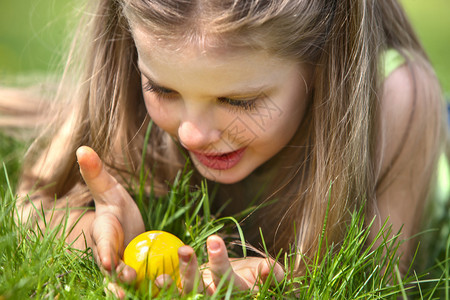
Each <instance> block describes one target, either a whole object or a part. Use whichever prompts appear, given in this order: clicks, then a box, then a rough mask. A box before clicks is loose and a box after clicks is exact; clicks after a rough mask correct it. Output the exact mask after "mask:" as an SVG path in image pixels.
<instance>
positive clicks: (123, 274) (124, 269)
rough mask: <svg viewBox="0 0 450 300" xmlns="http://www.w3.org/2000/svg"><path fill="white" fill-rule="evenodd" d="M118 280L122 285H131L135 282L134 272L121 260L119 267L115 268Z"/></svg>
mask: <svg viewBox="0 0 450 300" xmlns="http://www.w3.org/2000/svg"><path fill="white" fill-rule="evenodd" d="M116 272H117V274H118V278H119V280H120V281H121V282H123V283H128V284H131V283H133V282H135V280H136V275H137V274H136V270H134V269H133V268H132V267H130V266H128V265H126V264H125V263H124V262H123V260H120V261H119V265H118V266H117V267H116Z"/></svg>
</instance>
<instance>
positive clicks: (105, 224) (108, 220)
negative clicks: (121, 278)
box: [92, 214, 124, 273]
mask: <svg viewBox="0 0 450 300" xmlns="http://www.w3.org/2000/svg"><path fill="white" fill-rule="evenodd" d="M92 228H93V229H92V239H93V241H94V243H95V248H96V252H97V255H96V256H97V263H98V264H99V265H100V266H101V267H102V268H104V269H105V270H106V271H107V272H108V273H111V272H112V271H113V270H115V268H116V266H118V264H119V260H120V257H119V254H120V253H122V252H123V239H124V233H123V230H122V226H121V225H120V223H119V220H117V218H116V217H115V216H113V215H111V214H102V215H100V216H98V217H97V218H96V219H95V221H94V223H93V224H92Z"/></svg>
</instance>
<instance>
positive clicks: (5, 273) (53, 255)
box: [0, 136, 450, 300]
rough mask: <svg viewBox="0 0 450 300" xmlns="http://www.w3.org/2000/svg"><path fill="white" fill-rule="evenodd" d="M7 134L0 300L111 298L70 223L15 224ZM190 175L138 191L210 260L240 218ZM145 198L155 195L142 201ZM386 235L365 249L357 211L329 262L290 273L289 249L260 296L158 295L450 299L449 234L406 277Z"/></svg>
mask: <svg viewBox="0 0 450 300" xmlns="http://www.w3.org/2000/svg"><path fill="white" fill-rule="evenodd" d="M1 138H2V140H1V141H2V143H1V148H0V155H1V157H3V158H7V159H6V162H5V163H4V165H3V168H2V169H1V172H0V200H1V208H0V249H1V256H0V299H1V300H5V299H27V298H29V297H32V298H37V299H49V298H50V299H53V298H56V297H57V298H58V299H80V298H82V299H99V298H112V296H111V295H107V294H105V292H104V289H105V287H106V284H107V282H108V281H106V282H104V278H103V275H102V274H101V272H100V271H99V269H98V268H97V266H96V264H95V263H94V262H93V258H92V253H91V252H90V250H87V251H77V250H74V249H72V248H71V247H70V245H67V244H66V243H64V242H63V240H62V239H60V238H58V236H60V235H62V236H64V235H65V234H67V232H68V231H69V228H67V227H66V226H65V224H64V222H62V224H61V225H60V226H59V227H58V228H55V229H53V230H47V231H46V232H45V233H43V232H42V231H40V230H38V229H32V228H31V229H30V227H27V226H23V225H17V224H16V223H15V222H14V217H13V216H14V215H15V214H16V212H17V211H16V197H15V195H14V184H13V183H14V182H15V181H16V179H17V175H18V167H19V165H20V157H21V155H20V154H21V153H22V151H23V149H24V148H23V144H22V143H18V142H16V141H14V140H13V139H10V138H7V137H4V136H3V137H1ZM11 153H15V155H14V154H13V155H12V154H11ZM142 174H143V175H145V172H144V173H142ZM189 178H190V171H189V168H186V170H185V171H184V172H182V173H180V176H179V178H178V180H176V181H175V182H174V183H173V185H172V187H171V192H170V194H169V195H168V196H167V197H163V198H155V197H153V196H152V195H144V194H142V193H140V191H141V190H140V189H139V186H142V185H143V184H145V176H142V181H141V182H140V183H139V185H138V186H137V187H136V189H135V190H134V193H133V194H134V197H135V199H136V201H137V203H138V204H139V206H140V208H141V212H142V214H143V216H144V221H145V223H146V227H147V229H150V228H151V229H159V230H166V231H169V232H172V233H174V234H176V235H177V236H178V237H180V238H181V239H182V240H183V241H184V242H185V243H186V244H189V245H191V246H193V247H194V249H196V252H197V255H198V257H199V259H200V260H201V261H205V257H206V249H205V247H204V242H205V240H206V237H207V236H209V235H210V234H212V233H214V232H218V231H220V232H221V233H224V232H228V233H231V234H233V233H234V234H237V233H238V230H237V227H236V219H234V218H232V217H228V218H222V219H216V218H214V216H212V215H211V214H210V212H209V201H210V199H209V198H208V193H207V191H206V190H205V188H204V187H196V188H195V187H192V186H191V185H190V184H189ZM132 192H133V191H132ZM146 198H148V200H150V201H148V202H147V201H143V200H146ZM144 203H149V204H147V205H146V204H144ZM155 212H157V213H155ZM199 212H203V213H202V214H199ZM47 221H48V220H47ZM384 236H389V229H388V228H383V230H382V231H380V233H379V240H380V241H381V244H380V246H379V247H377V248H376V249H374V250H371V248H372V247H370V246H369V247H365V246H366V241H367V238H368V230H367V229H365V228H364V226H363V219H362V217H361V215H360V214H358V213H354V214H353V218H352V222H351V224H349V226H348V232H347V236H346V238H345V240H344V242H343V244H342V245H341V247H339V248H337V247H334V246H333V245H331V246H325V244H326V243H325V242H324V241H323V247H327V248H326V253H327V254H326V255H325V257H324V259H323V260H318V259H317V257H315V258H313V259H312V260H311V261H307V260H305V263H306V264H307V266H308V272H307V273H306V274H305V275H304V276H301V277H293V276H291V272H290V268H289V266H290V265H292V264H291V263H290V262H292V260H293V256H292V254H287V255H285V256H284V257H282V258H281V259H280V261H282V262H284V263H285V269H286V276H285V278H284V280H283V281H282V282H280V283H278V284H275V285H274V286H268V285H259V286H258V288H259V292H258V293H257V294H252V293H249V292H241V291H236V290H234V289H233V288H232V285H229V284H227V283H225V282H224V283H223V286H222V289H221V291H220V293H218V294H217V295H214V296H212V297H210V296H206V295H203V294H190V295H186V296H183V297H180V296H179V295H178V292H177V291H176V290H174V289H170V288H169V289H167V290H165V291H163V292H162V293H161V294H159V295H158V299H166V298H170V299H173V298H178V297H180V298H183V299H200V298H208V299H209V298H210V299H222V298H225V299H235V298H243V299H255V298H256V299H268V298H269V299H270V298H272V299H294V298H300V299H311V298H314V299H398V298H403V299H406V297H412V298H420V299H449V295H448V285H449V278H450V274H449V270H450V268H449V263H450V262H449V250H450V238H449V239H448V240H447V244H446V247H445V248H444V249H443V251H442V253H443V256H440V257H438V258H437V260H435V261H434V262H433V264H431V265H428V266H427V267H426V268H425V269H422V271H420V273H416V271H413V270H410V271H409V272H408V273H407V274H404V275H400V273H399V271H398V268H397V260H398V257H397V256H396V250H397V247H398V245H399V244H398V242H397V240H396V238H392V239H386V238H383V237H384ZM336 253H337V254H336ZM107 280H110V279H107ZM123 288H124V289H125V291H126V293H127V297H128V298H129V299H141V298H142V297H144V298H147V297H148V295H150V294H151V291H139V292H136V290H135V289H134V288H133V287H132V286H123Z"/></svg>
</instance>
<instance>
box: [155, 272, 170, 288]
mask: <svg viewBox="0 0 450 300" xmlns="http://www.w3.org/2000/svg"><path fill="white" fill-rule="evenodd" d="M154 282H155V285H156V286H157V287H158V289H160V290H162V289H167V288H169V287H170V286H171V285H172V284H173V280H172V277H170V275H169V274H162V275H159V276H158V277H156V278H155V281H154Z"/></svg>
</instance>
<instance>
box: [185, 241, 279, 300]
mask: <svg viewBox="0 0 450 300" xmlns="http://www.w3.org/2000/svg"><path fill="white" fill-rule="evenodd" d="M206 245H207V248H208V257H209V262H208V263H207V264H205V265H204V266H202V270H201V271H200V270H199V267H198V262H197V257H196V255H195V252H194V250H193V249H192V248H191V247H189V246H183V247H180V249H179V250H178V256H179V259H180V274H181V278H182V279H181V282H182V287H183V288H182V293H183V294H188V293H190V292H191V291H193V289H194V288H196V286H195V285H196V282H198V281H199V279H200V278H201V280H200V285H199V286H198V289H199V291H198V292H202V291H205V292H206V293H207V294H209V295H211V294H213V293H214V292H215V291H216V290H217V286H218V285H219V282H220V281H221V279H222V278H223V277H224V276H226V278H227V279H226V282H225V285H223V286H222V287H226V286H227V285H228V283H230V282H232V283H233V286H234V287H235V288H237V289H239V290H254V291H257V290H258V284H259V283H264V282H266V281H267V280H268V277H269V274H270V272H271V271H272V268H273V275H274V276H273V277H271V278H275V280H276V281H277V282H281V281H282V280H283V278H284V271H283V268H282V267H281V265H280V264H279V263H277V262H275V261H274V260H272V259H269V258H260V257H247V258H237V259H229V258H228V253H227V249H226V246H225V243H224V241H223V240H222V239H221V238H220V237H219V236H217V235H212V236H210V237H209V238H208V240H207V241H206ZM271 284H275V282H272V283H271Z"/></svg>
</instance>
